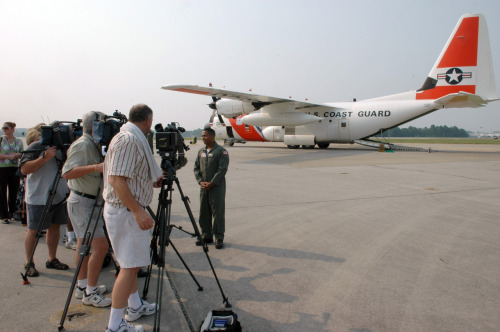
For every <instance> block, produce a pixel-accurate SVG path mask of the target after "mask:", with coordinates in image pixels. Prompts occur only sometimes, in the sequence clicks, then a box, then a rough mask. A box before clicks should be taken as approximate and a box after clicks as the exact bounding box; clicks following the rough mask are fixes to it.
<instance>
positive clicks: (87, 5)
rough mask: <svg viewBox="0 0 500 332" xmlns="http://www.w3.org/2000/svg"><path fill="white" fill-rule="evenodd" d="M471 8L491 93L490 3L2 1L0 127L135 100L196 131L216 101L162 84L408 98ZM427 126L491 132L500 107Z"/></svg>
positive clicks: (494, 15)
mask: <svg viewBox="0 0 500 332" xmlns="http://www.w3.org/2000/svg"><path fill="white" fill-rule="evenodd" d="M468 12H475V13H477V12H479V13H483V14H484V15H485V17H486V21H487V24H488V28H489V34H490V41H491V49H492V54H493V66H494V68H495V77H496V81H497V93H498V91H499V89H498V82H500V19H499V18H500V3H499V2H498V0H491V1H490V0H485V1H479V0H478V1H472V0H469V1H457V0H432V1H429V0H420V1H402V0H397V1H396V0H394V1H379V0H376V1H375V0H371V1H368V0H366V1H354V0H351V1H333V0H332V1H315V0H307V1H306V0H300V1H299V0H286V1H285V0H283V1H273V0H267V1H258V0H251V1H240V0H233V1H226V0H224V1H223V0H221V1H217V0H212V1H208V0H191V1H189V0H182V1H181V0H175V1H173V0H172V1H138V0H136V1H123V0H120V1H104V0H101V1H91V0H85V1H71V0H61V1H47V0H46V1H39V0H36V1H35V0H33V1H22V0H15V1H13V0H0V44H1V45H2V50H1V51H0V64H1V66H2V67H1V68H2V69H1V74H0V89H1V99H0V100H1V101H0V102H1V113H2V119H1V121H2V122H3V121H13V122H16V123H17V126H18V127H30V126H33V125H35V124H36V123H39V122H41V121H42V117H43V119H45V120H47V119H48V120H50V121H53V120H66V121H70V120H72V121H74V120H76V119H77V118H80V117H81V116H82V114H84V113H85V112H88V111H101V112H104V113H107V114H111V113H112V112H113V111H114V110H115V109H118V110H120V111H121V112H123V113H125V114H127V115H128V111H129V109H130V107H131V106H132V105H133V104H136V103H139V102H142V103H146V104H148V105H149V106H151V108H152V109H153V110H154V112H155V113H154V123H158V122H162V123H163V124H166V123H169V122H172V121H176V122H179V123H180V125H181V126H183V127H185V128H186V129H196V128H201V127H203V126H204V125H205V124H206V123H207V122H208V119H209V117H210V114H211V110H210V109H209V108H208V106H206V105H207V104H208V103H210V101H211V99H210V98H209V97H203V96H198V95H191V94H184V93H177V92H171V91H165V90H161V89H160V88H161V86H163V85H167V84H198V85H205V86H206V85H208V83H209V82H212V83H213V85H214V87H221V86H225V87H226V88H227V89H230V90H237V91H248V90H249V89H250V88H251V89H252V90H253V92H254V93H257V94H264V95H270V96H275V97H289V96H292V98H294V99H298V100H301V99H302V100H303V99H305V98H308V99H309V101H312V102H318V103H322V102H335V101H349V100H351V99H352V98H354V97H356V98H357V99H358V100H362V99H367V98H374V97H379V96H384V95H389V94H393V93H398V92H404V91H410V90H415V89H418V88H420V87H421V86H422V83H423V82H424V80H425V78H426V77H427V74H428V73H429V72H430V70H431V68H432V66H433V65H434V62H435V61H436V59H437V57H438V55H439V53H440V52H441V49H442V48H443V47H444V44H445V43H446V41H447V40H448V37H449V35H450V34H451V32H452V30H453V28H454V26H455V24H456V23H457V21H458V19H459V17H460V16H461V15H462V14H464V13H468ZM499 95H500V94H499ZM431 124H436V125H448V126H458V127H460V128H465V129H467V130H472V131H477V130H481V127H482V128H483V130H485V131H492V130H500V101H497V102H495V103H491V104H490V105H489V106H488V107H483V108H478V109H449V110H441V111H437V112H435V113H433V114H431V115H428V116H425V117H423V118H421V119H418V120H415V121H413V122H411V123H409V124H407V125H406V126H408V125H412V126H416V127H424V126H430V125H431Z"/></svg>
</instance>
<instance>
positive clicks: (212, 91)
mask: <svg viewBox="0 0 500 332" xmlns="http://www.w3.org/2000/svg"><path fill="white" fill-rule="evenodd" d="M162 89H166V90H173V91H179V92H187V93H194V94H200V95H206V96H211V97H212V100H213V101H212V103H210V105H209V106H210V108H212V109H214V111H216V112H214V114H213V120H212V125H215V127H216V128H217V127H219V128H223V129H224V130H223V132H220V131H219V136H220V134H225V135H226V136H227V138H228V139H231V138H232V139H233V140H235V141H238V140H244V141H253V140H257V141H259V140H261V141H283V142H284V143H285V144H286V145H287V146H288V147H289V148H298V147H299V146H301V145H302V147H303V148H313V147H314V146H315V145H318V147H320V148H327V147H328V146H329V145H330V143H354V142H356V143H361V144H363V143H366V144H368V145H369V138H370V137H371V136H373V135H376V134H379V133H381V132H384V131H386V130H388V129H391V128H394V127H397V126H400V125H402V124H404V123H406V122H409V121H411V120H414V119H416V118H419V117H421V116H424V115H426V114H429V113H431V112H434V111H437V110H439V109H442V108H462V107H481V106H484V105H486V104H487V103H489V102H492V101H495V100H498V97H497V93H496V87H495V78H494V75H493V65H492V59H491V50H490V43H489V36H488V28H487V26H486V20H485V19H484V16H483V15H481V14H465V15H463V16H462V17H461V18H460V19H459V21H458V23H457V25H456V27H455V29H454V30H453V32H452V34H451V36H450V38H449V39H448V42H447V43H446V45H445V47H444V49H443V50H442V51H441V54H440V55H439V57H438V59H437V61H436V63H435V64H434V67H432V70H431V71H430V73H429V75H428V77H427V79H426V80H425V82H424V84H423V85H422V87H421V88H420V89H418V90H416V91H410V92H404V93H399V94H395V95H389V96H385V97H379V98H374V99H367V100H362V101H353V102H336V103H325V104H316V103H310V102H308V101H299V100H292V99H286V98H276V97H270V96H264V95H256V94H252V93H244V92H236V91H228V90H224V89H216V88H213V87H211V86H209V87H202V86H197V85H169V86H163V87H162Z"/></svg>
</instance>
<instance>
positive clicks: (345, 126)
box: [338, 118, 351, 142]
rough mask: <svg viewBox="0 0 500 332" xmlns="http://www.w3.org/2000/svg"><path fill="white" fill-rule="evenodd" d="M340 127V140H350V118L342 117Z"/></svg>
mask: <svg viewBox="0 0 500 332" xmlns="http://www.w3.org/2000/svg"><path fill="white" fill-rule="evenodd" d="M338 124H339V128H338V133H339V141H341V142H350V141H351V134H350V130H349V119H345V118H343V119H340V120H339V122H338Z"/></svg>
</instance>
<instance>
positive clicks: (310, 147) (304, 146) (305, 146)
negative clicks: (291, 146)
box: [302, 144, 314, 149]
mask: <svg viewBox="0 0 500 332" xmlns="http://www.w3.org/2000/svg"><path fill="white" fill-rule="evenodd" d="M302 149H314V144H313V145H302Z"/></svg>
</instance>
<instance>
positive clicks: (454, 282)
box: [0, 142, 500, 332]
mask: <svg viewBox="0 0 500 332" xmlns="http://www.w3.org/2000/svg"><path fill="white" fill-rule="evenodd" d="M200 143H201V142H200ZM200 143H198V144H197V145H193V146H191V150H190V151H188V152H187V156H188V159H189V162H188V165H187V166H185V167H184V168H182V169H180V170H179V171H178V172H177V176H178V178H179V180H180V183H181V186H182V189H183V191H184V194H185V195H187V196H188V197H189V198H190V208H191V210H192V212H193V214H194V216H195V218H196V217H197V215H198V212H199V188H198V186H197V184H196V182H195V179H194V175H193V171H192V168H193V160H194V158H195V155H196V152H197V150H198V149H199V148H201V145H200ZM408 145H410V144H408ZM414 146H418V145H414ZM425 148H427V146H426V147H425ZM432 150H433V152H431V153H427V152H393V153H389V152H378V151H377V150H374V149H371V148H367V147H361V146H357V145H333V146H331V147H330V148H329V149H326V150H320V149H314V150H304V149H298V150H290V149H287V148H286V147H285V146H284V145H283V144H282V143H247V144H245V145H241V144H240V145H236V146H234V147H229V148H228V151H229V156H230V165H229V171H228V174H227V197H226V235H225V242H224V243H225V248H224V249H222V250H216V249H215V247H214V246H213V245H209V252H208V255H209V257H210V260H211V262H212V264H213V266H214V268H215V271H216V274H217V277H218V278H219V281H220V284H221V288H222V290H223V293H224V294H225V296H227V297H228V300H229V303H230V304H231V305H232V308H231V309H232V310H233V311H234V312H236V313H237V314H238V319H239V321H240V322H241V324H242V327H243V331H280V332H281V331H283V332H284V331H287V332H288V331H346V332H378V331H493V330H496V331H498V330H499V329H500V311H499V308H500V240H499V239H500V220H499V215H500V204H499V202H500V200H499V199H500V175H499V174H500V145H432ZM434 150H437V152H434ZM156 158H157V160H158V161H159V157H158V156H157V157H156ZM154 197H155V199H154V201H153V203H152V204H151V207H152V208H153V210H154V211H156V206H157V197H158V196H157V195H156V194H155V196H154ZM171 213H172V215H171V221H170V222H171V224H172V225H176V226H181V227H182V228H183V229H185V230H187V231H192V230H193V226H192V223H191V221H190V219H189V217H188V214H187V209H186V208H185V206H184V204H183V202H182V200H181V197H180V195H179V191H178V190H177V189H175V191H174V193H173V203H172V211H171ZM0 227H1V232H0V239H1V240H0V248H1V253H2V254H1V256H0V277H1V280H2V283H1V284H2V287H1V293H2V295H3V296H2V298H3V300H4V301H6V302H5V303H3V305H2V310H0V321H1V324H0V331H57V329H58V325H59V323H60V319H61V313H62V310H63V308H64V306H65V303H66V298H67V297H68V292H69V288H70V285H71V281H72V278H73V275H74V272H75V263H74V261H73V259H74V258H73V257H74V251H72V250H69V249H66V248H64V246H63V245H62V242H61V245H60V247H59V248H58V257H59V259H60V260H61V261H63V262H65V263H67V264H69V265H70V269H69V270H68V271H54V270H48V269H46V268H45V265H44V262H45V261H46V259H47V247H46V244H45V238H44V237H42V238H41V240H40V243H39V245H38V248H37V250H36V255H35V263H36V266H37V269H38V271H39V272H40V276H39V277H37V278H29V280H30V282H31V284H30V285H23V283H22V278H21V276H20V272H22V271H23V264H24V245H23V239H24V232H25V228H23V227H21V225H20V223H18V222H17V223H11V224H9V225H3V224H2V225H0ZM61 234H62V233H61ZM171 239H172V242H173V243H174V245H175V246H176V248H177V249H178V250H179V252H180V255H181V256H182V257H183V258H184V259H185V261H186V263H187V265H188V266H189V267H190V269H191V271H192V272H193V275H194V276H195V278H196V279H197V280H198V282H199V283H200V284H201V285H202V287H203V291H198V287H197V286H196V284H195V282H194V281H193V279H192V278H191V276H190V275H189V273H188V272H187V271H186V269H185V268H184V267H183V265H182V264H181V262H180V260H179V259H178V257H177V255H176V254H175V252H174V251H173V250H172V248H171V246H169V247H167V249H166V252H167V257H166V261H167V264H166V270H167V271H168V274H169V275H170V277H171V280H172V283H173V285H174V287H175V289H176V292H177V294H178V296H179V299H180V301H181V303H182V307H183V308H184V311H185V312H186V315H187V317H185V316H184V314H183V311H182V310H181V306H180V305H179V303H178V301H177V300H176V298H175V296H174V291H173V289H172V287H171V284H170V282H169V280H168V278H167V277H164V278H163V281H162V286H163V288H162V292H161V297H162V308H161V331H176V332H177V331H190V330H191V329H190V325H189V324H188V323H187V321H190V322H191V323H190V324H191V326H192V327H193V329H194V330H197V329H198V327H199V325H200V323H201V321H202V320H203V319H204V317H205V316H206V315H207V313H208V312H209V311H210V310H214V309H219V308H222V307H223V306H224V303H223V296H222V294H221V291H220V289H219V287H218V286H217V283H216V281H215V278H214V275H213V273H212V271H211V269H210V265H209V262H208V260H207V258H206V256H205V254H204V253H203V251H202V249H201V248H200V247H196V246H195V245H194V242H195V239H194V238H192V237H191V236H190V235H188V234H186V233H183V232H181V231H179V230H177V229H175V228H174V229H173V230H172V234H171ZM156 272H157V269H156V267H154V269H153V274H152V276H151V283H150V288H149V292H148V300H149V301H150V302H154V301H155V298H156V288H157V281H158V275H157V273H156ZM114 275H115V269H114V267H113V265H112V264H111V265H110V266H109V267H107V268H105V269H103V271H102V272H101V276H100V280H99V283H100V284H106V285H107V286H108V289H111V288H112V287H113V283H114V280H115V277H114ZM139 280H140V281H139V291H140V294H142V291H143V282H144V281H143V280H144V279H139ZM107 296H110V295H107ZM109 312H110V309H109V308H105V309H98V308H93V307H87V306H84V305H83V304H82V303H81V302H80V301H79V300H76V299H75V298H72V301H71V305H70V307H69V313H68V318H66V320H65V322H64V329H65V330H66V331H104V330H105V328H106V325H107V322H108V318H109ZM69 316H71V320H70V319H69ZM135 323H137V324H142V325H144V326H145V328H146V331H152V329H153V328H152V326H153V324H154V319H153V316H148V317H143V318H140V319H139V320H138V321H136V322H134V324H135Z"/></svg>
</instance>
